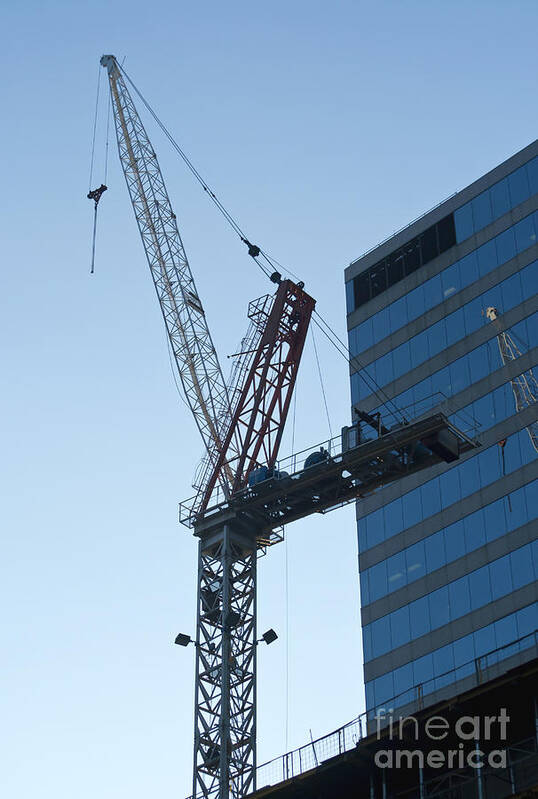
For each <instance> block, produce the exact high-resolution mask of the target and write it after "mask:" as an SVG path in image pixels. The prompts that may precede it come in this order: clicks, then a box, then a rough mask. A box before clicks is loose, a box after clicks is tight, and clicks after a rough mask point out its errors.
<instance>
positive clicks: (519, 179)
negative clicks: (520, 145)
mask: <svg viewBox="0 0 538 799" xmlns="http://www.w3.org/2000/svg"><path fill="white" fill-rule="evenodd" d="M508 186H509V189H510V200H511V202H512V208H514V207H515V206H516V205H519V203H522V202H523V201H524V200H526V199H528V197H529V195H530V191H529V181H528V179H527V170H526V169H525V166H522V167H520V168H519V169H516V171H515V172H512V174H511V175H508Z"/></svg>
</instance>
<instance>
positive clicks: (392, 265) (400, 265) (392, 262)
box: [387, 250, 404, 286]
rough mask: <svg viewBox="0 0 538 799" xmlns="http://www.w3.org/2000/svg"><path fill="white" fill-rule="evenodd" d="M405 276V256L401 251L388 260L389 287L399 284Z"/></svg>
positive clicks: (390, 256)
mask: <svg viewBox="0 0 538 799" xmlns="http://www.w3.org/2000/svg"><path fill="white" fill-rule="evenodd" d="M403 276H404V255H403V251H402V250H399V251H398V252H396V253H393V254H392V255H389V257H388V258H387V281H388V285H389V286H393V285H394V284H395V283H398V281H399V280H401V279H402V278H403Z"/></svg>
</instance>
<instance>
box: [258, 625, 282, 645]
mask: <svg viewBox="0 0 538 799" xmlns="http://www.w3.org/2000/svg"><path fill="white" fill-rule="evenodd" d="M277 638H278V635H277V634H276V633H275V631H274V630H273V628H272V627H271V628H270V629H269V630H267V632H265V633H264V634H263V635H262V639H263V640H264V641H265V643H266V644H272V643H273V641H276V639H277Z"/></svg>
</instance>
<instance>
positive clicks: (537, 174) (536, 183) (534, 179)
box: [527, 156, 538, 194]
mask: <svg viewBox="0 0 538 799" xmlns="http://www.w3.org/2000/svg"><path fill="white" fill-rule="evenodd" d="M527 177H528V179H529V187H530V193H531V194H537V193H538V156H537V157H536V158H533V159H532V161H529V163H528V164H527Z"/></svg>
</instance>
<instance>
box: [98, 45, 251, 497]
mask: <svg viewBox="0 0 538 799" xmlns="http://www.w3.org/2000/svg"><path fill="white" fill-rule="evenodd" d="M101 64H102V65H103V66H104V67H106V69H107V71H108V78H109V83H110V92H111V97H112V104H113V111H114V121H115V126H116V136H117V141H118V150H119V155H120V160H121V165H122V167H123V172H124V174H125V180H126V182H127V188H128V189H129V194H130V196H131V202H132V204H133V209H134V212H135V217H136V221H137V223H138V228H139V230H140V235H141V237H142V241H143V244H144V249H145V252H146V256H147V259H148V264H149V268H150V271H151V275H152V278H153V283H154V285H155V290H156V292H157V297H158V299H159V304H160V307H161V311H162V314H163V318H164V323H165V325H166V330H167V333H168V337H169V340H170V345H171V348H172V352H173V355H174V360H175V364H176V367H177V370H178V373H179V377H180V379H181V383H182V386H183V389H184V392H185V397H186V399H187V402H188V403H189V406H190V408H191V411H192V413H193V416H194V418H195V420H196V424H197V426H198V429H199V431H200V434H201V436H202V440H203V442H204V446H205V449H206V452H207V454H208V458H209V459H210V460H211V461H212V462H213V461H216V460H217V458H218V455H219V452H220V449H221V435H222V432H221V429H220V425H221V424H222V420H226V419H228V418H229V414H230V402H229V397H228V389H227V386H226V383H225V380H224V377H223V375H222V370H221V368H220V364H219V360H218V357H217V353H216V350H215V347H214V345H213V341H212V339H211V334H210V332H209V328H208V326H207V321H206V317H205V312H204V308H203V306H202V302H201V300H200V298H199V296H198V292H197V290H196V286H195V283H194V279H193V276H192V273H191V270H190V266H189V262H188V260H187V256H186V254H185V249H184V247H183V243H182V241H181V236H180V234H179V230H178V226H177V219H176V215H175V214H174V212H173V210H172V206H171V203H170V199H169V197H168V192H167V190H166V186H165V184H164V180H163V176H162V174H161V170H160V167H159V163H158V161H157V156H156V154H155V151H154V150H153V147H152V145H151V142H150V140H149V138H148V135H147V133H146V131H145V129H144V126H143V124H142V121H141V120H140V117H139V116H138V113H137V111H136V108H135V106H134V103H133V101H132V98H131V96H130V94H129V91H128V89H127V86H126V84H125V80H124V78H123V75H122V73H121V70H120V68H119V66H118V63H117V61H116V59H115V58H114V56H111V55H105V56H103V57H102V59H101ZM235 448H236V441H235V437H233V440H232V442H231V449H232V451H234V449H235ZM235 451H236V455H237V454H238V452H237V450H235ZM230 480H231V475H229V476H228V479H226V475H224V477H223V482H222V486H223V489H224V490H225V492H227V490H228V482H229V481H230Z"/></svg>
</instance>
